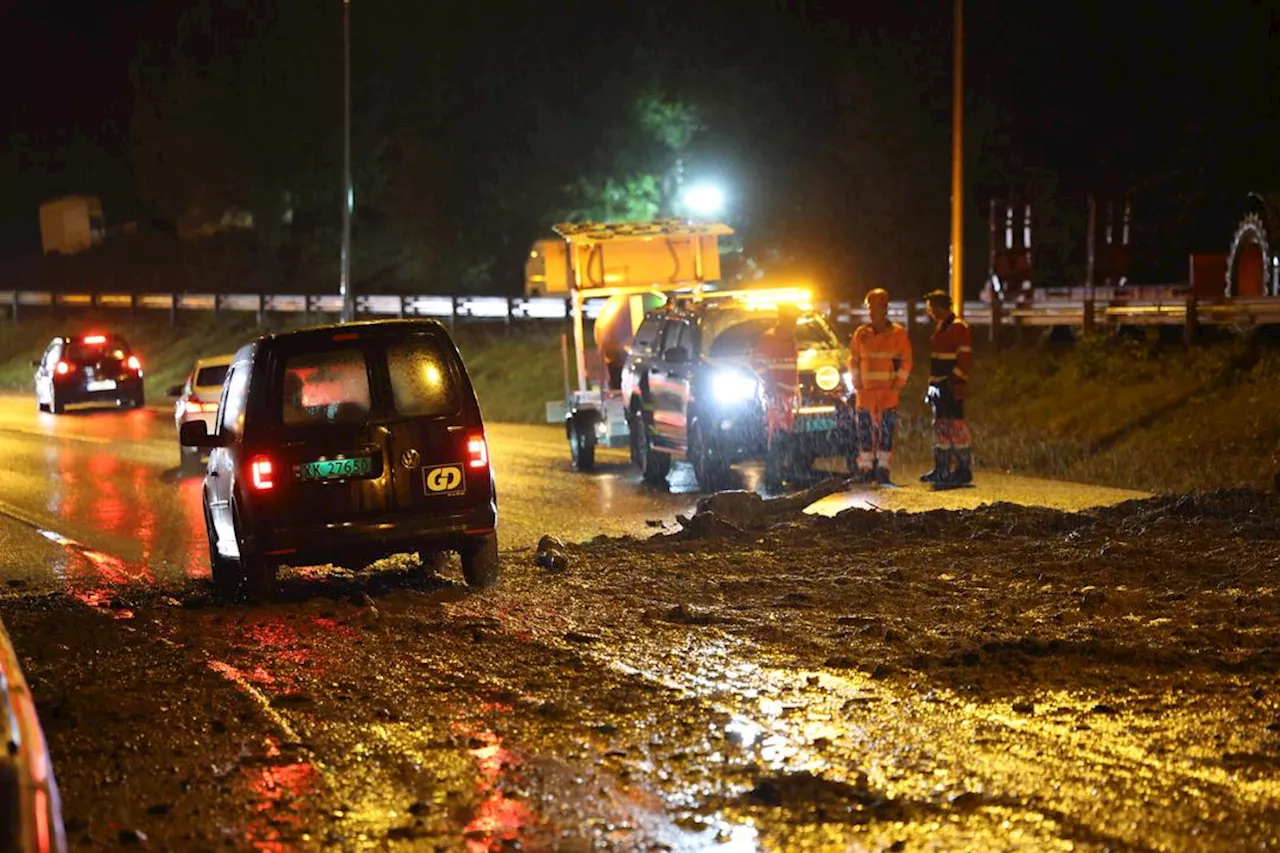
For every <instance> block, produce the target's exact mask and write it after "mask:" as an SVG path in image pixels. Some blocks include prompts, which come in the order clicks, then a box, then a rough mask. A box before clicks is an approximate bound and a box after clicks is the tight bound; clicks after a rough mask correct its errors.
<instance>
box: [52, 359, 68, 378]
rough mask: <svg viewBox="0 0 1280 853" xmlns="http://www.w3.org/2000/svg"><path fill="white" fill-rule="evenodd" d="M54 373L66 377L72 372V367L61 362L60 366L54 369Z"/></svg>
mask: <svg viewBox="0 0 1280 853" xmlns="http://www.w3.org/2000/svg"><path fill="white" fill-rule="evenodd" d="M54 372H55V373H57V374H58V375H59V376H66V375H67V374H68V373H70V372H71V365H70V363H68V362H65V361H60V362H58V366H57V367H55V368H54Z"/></svg>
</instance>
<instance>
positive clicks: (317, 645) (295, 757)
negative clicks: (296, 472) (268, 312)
mask: <svg viewBox="0 0 1280 853" xmlns="http://www.w3.org/2000/svg"><path fill="white" fill-rule="evenodd" d="M489 438H490V442H491V449H492V458H493V464H494V467H495V476H496V479H497V483H498V488H499V490H500V492H499V493H500V501H501V513H502V515H501V521H500V528H499V529H500V536H501V540H502V549H503V551H504V554H505V559H504V571H505V573H506V576H507V579H508V580H507V582H506V583H505V584H504V587H505V588H504V589H500V590H498V591H495V592H493V593H483V594H474V593H470V592H468V591H466V590H465V589H462V588H461V587H460V586H459V584H458V583H457V582H456V581H454V580H452V579H451V578H450V577H448V576H446V577H445V578H443V579H440V580H434V581H429V582H426V583H421V582H413V581H411V580H409V576H408V575H407V574H405V573H403V572H402V571H401V570H400V569H399V568H398V567H396V566H394V565H392V566H390V567H386V568H384V569H383V570H382V571H380V572H371V573H364V574H359V575H355V574H352V573H350V572H347V571H344V570H341V569H338V568H334V567H327V568H326V567H320V568H316V567H302V568H300V569H297V570H290V571H286V572H284V573H283V577H282V584H281V593H280V596H279V598H278V600H276V601H274V602H271V603H269V604H266V605H259V606H248V605H234V606H232V605H218V604H216V603H215V602H213V601H212V600H211V597H210V595H209V593H210V588H209V587H210V585H209V583H208V568H207V563H206V558H205V553H206V552H205V540H204V531H203V525H202V521H201V515H200V510H199V504H198V501H199V488H200V487H199V481H198V479H196V478H192V477H184V476H181V475H180V474H179V472H178V469H177V461H178V452H177V447H176V444H175V441H174V428H173V423H172V419H171V417H170V416H169V414H167V413H165V412H163V411H159V410H150V409H149V410H140V411H135V412H93V413H71V414H67V415H63V416H56V417H55V416H53V415H49V414H38V413H37V412H36V409H35V404H34V401H33V400H31V399H29V398H25V397H4V398H0V582H2V583H3V587H0V590H2V591H3V598H0V615H3V617H4V619H5V622H6V624H8V625H9V626H10V630H11V633H12V634H13V636H14V641H15V645H16V646H17V647H18V650H19V654H20V655H22V656H23V657H24V666H25V667H26V669H27V671H28V677H29V679H30V680H31V682H32V685H33V689H34V690H35V692H36V696H37V701H38V702H39V703H40V711H41V716H42V720H43V722H44V724H45V727H46V730H47V733H48V735H49V739H50V744H51V750H52V752H53V757H54V761H55V765H56V767H57V770H58V773H59V781H60V783H61V785H62V790H63V798H64V813H65V815H66V816H67V825H68V837H69V839H70V841H71V842H72V845H73V847H74V846H82V847H92V848H102V847H113V846H117V845H123V844H132V845H142V846H143V847H148V846H152V845H154V846H156V847H157V848H162V847H163V848H169V849H184V850H187V849H189V850H203V849H208V850H213V849H257V850H291V849H344V850H345V849H406V850H408V849H441V850H454V849H458V850H466V851H468V853H479V851H487V850H501V849H526V850H590V849H600V848H604V849H617V850H636V849H652V850H686V849H687V850H695V849H715V850H723V851H754V850H765V849H769V850H782V849H791V846H792V845H790V844H789V843H788V842H787V839H788V838H789V832H790V831H791V827H793V825H794V826H800V827H801V828H802V829H803V830H804V832H805V835H804V837H805V838H806V841H805V844H804V846H805V847H806V848H811V849H821V850H837V849H839V850H843V849H849V841H848V836H847V833H844V832H831V831H827V830H824V829H823V826H824V825H825V823H824V821H823V820H821V819H818V820H815V819H814V818H813V817H812V815H810V816H809V817H804V816H801V817H796V815H794V814H790V815H788V814H783V815H782V816H781V817H779V816H778V815H777V814H774V817H773V818H767V819H762V818H758V817H757V818H752V819H745V818H741V817H738V818H735V817H734V810H733V809H732V808H718V807H717V806H716V803H717V802H718V799H717V798H720V797H723V796H725V795H726V793H725V792H726V789H725V785H727V784H729V783H727V782H725V781H724V779H727V778H729V777H728V776H725V777H724V778H721V776H720V775H719V774H720V771H719V770H717V767H719V765H720V764H721V763H725V762H728V763H731V764H734V766H735V767H737V766H738V765H739V764H742V763H743V762H746V766H753V765H752V764H751V762H764V763H765V764H768V765H769V766H771V767H781V766H783V765H786V764H787V762H788V761H789V760H790V759H788V758H787V757H786V754H785V753H786V749H783V750H782V753H778V754H776V755H775V754H772V753H771V750H772V751H774V752H776V751H777V749H778V748H779V744H778V743H775V742H773V741H771V740H770V739H769V738H768V737H766V736H764V735H762V734H761V733H760V732H758V731H753V730H747V729H744V727H743V724H742V722H741V720H739V719H738V718H737V717H736V716H735V715H734V713H733V711H732V708H733V707H734V706H735V703H738V702H740V701H749V702H755V701H759V702H760V703H763V702H764V701H765V700H764V699H763V698H752V697H753V696H754V694H751V695H748V693H743V694H742V695H741V696H735V695H732V691H733V689H734V688H733V687H732V685H733V684H735V683H737V682H738V681H743V682H744V683H746V682H750V681H751V679H749V678H746V679H745V680H744V679H743V678H742V677H741V676H742V673H741V672H740V673H738V675H734V676H732V677H728V673H727V670H725V667H731V668H732V667H741V666H748V667H750V666H752V664H750V663H749V662H746V661H742V660H735V659H734V658H733V654H732V653H731V652H730V650H729V648H728V647H724V648H721V649H720V651H719V652H715V651H714V649H711V648H710V647H708V646H706V645H703V646H702V647H701V648H700V649H699V653H698V654H699V656H698V657H688V656H687V654H686V652H687V650H686V651H682V648H681V646H680V645H679V642H675V644H673V645H661V644H660V645H658V646H657V647H656V648H657V651H655V650H654V647H652V646H650V647H646V648H647V650H646V651H645V652H644V653H643V654H640V653H636V654H631V653H629V652H628V653H626V654H624V653H623V652H621V651H617V650H613V649H610V648H602V644H601V642H600V639H601V636H602V633H607V632H608V630H609V629H610V628H611V627H613V628H614V629H616V628H617V625H618V624H619V623H618V619H621V618H623V617H624V616H625V617H626V618H632V617H634V616H635V614H636V612H637V608H642V607H643V603H642V602H638V601H637V600H636V599H635V596H634V595H632V596H629V597H628V598H627V599H626V600H625V601H624V600H622V599H615V598H612V597H611V595H610V591H609V589H608V587H607V586H601V585H599V584H596V585H593V583H592V579H591V577H590V576H586V577H575V578H574V582H575V583H577V584H581V585H583V586H582V594H581V595H577V596H576V597H574V598H572V601H573V607H574V608H578V609H582V610H583V611H584V612H583V613H582V615H581V617H580V619H579V620H578V621H575V618H576V617H575V618H570V616H569V610H570V605H569V604H568V603H564V602H562V603H560V604H555V605H552V604H549V603H548V601H545V600H541V599H540V598H539V595H540V593H539V585H540V583H541V581H540V576H539V571H540V570H538V569H535V568H534V567H533V566H532V565H531V564H530V560H529V557H530V556H531V554H530V551H531V549H532V547H533V545H534V544H535V542H536V541H537V539H538V537H540V536H541V535H542V534H544V533H554V534H556V535H559V536H561V537H563V538H565V539H567V540H570V541H586V540H589V539H591V538H593V537H596V536H599V535H601V534H604V535H608V536H621V535H628V534H629V535H633V536H640V537H643V536H648V535H651V534H653V533H654V532H656V531H668V532H669V531H672V530H675V529H677V528H678V525H677V524H676V522H675V519H676V517H677V515H679V514H689V513H691V512H692V510H693V507H694V505H695V503H696V501H697V498H698V495H696V494H694V493H693V491H692V488H691V478H690V475H689V472H688V471H687V470H686V469H684V468H681V469H679V470H677V471H676V472H675V474H673V483H672V487H671V488H670V489H669V490H658V489H653V488H651V487H646V486H644V485H643V484H642V483H640V481H639V478H638V477H637V476H636V474H635V473H634V472H633V471H632V470H631V469H630V467H629V466H628V465H627V464H626V458H625V454H624V453H623V452H619V451H605V452H601V453H600V454H599V456H598V459H599V463H600V471H599V472H598V473H596V474H593V475H589V476H584V475H580V474H576V473H574V472H572V471H571V470H570V469H569V465H568V452H567V447H566V446H565V443H564V439H563V434H562V433H561V432H560V431H558V430H556V429H554V428H550V427H540V426H512V425H502V424H493V425H490V427H489ZM916 473H918V472H914V471H903V472H901V477H902V479H903V481H904V482H911V481H912V479H913V475H914V474H916ZM757 477H758V471H753V470H748V471H746V472H745V473H744V474H743V482H742V484H743V485H744V486H746V487H751V486H753V485H754V483H755V479H756V478H757ZM978 482H979V485H978V487H977V488H973V489H964V490H957V491H953V492H942V493H934V492H930V491H928V490H926V489H924V488H922V487H919V486H909V487H907V488H902V489H893V490H877V489H874V488H864V489H856V490H853V491H849V492H844V493H840V494H837V495H833V496H831V497H829V498H826V499H824V500H823V501H821V502H819V503H818V504H816V505H814V506H813V507H811V508H810V509H811V511H812V512H814V513H817V514H823V515H832V514H834V513H835V512H837V511H838V510H839V509H841V508H845V507H875V508H879V509H898V508H903V509H909V510H924V509H936V508H967V507H972V506H975V505H977V504H978V503H981V502H993V501H1008V502H1013V503H1023V504H1029V505H1036V504H1039V505H1044V506H1051V507H1057V508H1063V509H1080V508H1085V507H1089V506H1096V505H1102V504H1110V503H1116V502H1119V501H1123V500H1126V499H1129V498H1133V497H1139V495H1137V494H1136V493H1133V492H1125V491H1120V490H1114V489H1099V488H1094V487H1087V486H1079V485H1073V484H1061V483H1049V482H1044V481H1038V480H1031V479H1026V478H1019V477H1009V476H1003V475H997V474H993V473H989V472H979V476H978ZM454 570H455V571H456V566H455V567H454ZM593 620H594V621H593ZM623 645H625V644H624V643H620V644H619V645H618V649H621V648H622V647H623ZM629 655H630V656H629ZM703 655H706V658H705V659H703V657H702V656H703ZM664 660H669V661H671V662H673V665H672V667H671V669H670V674H668V675H663V674H662V671H663V666H664V664H663V663H662V662H663V661H664ZM717 671H725V673H726V680H725V681H724V682H723V685H721V686H719V687H715V678H716V677H717V676H716V672H717ZM773 671H774V672H776V674H777V681H778V685H780V686H779V687H778V688H777V689H782V687H783V686H785V685H787V684H791V686H792V687H794V686H795V685H794V683H793V682H794V678H792V677H790V676H788V675H787V673H786V671H785V670H784V669H775V670H773ZM743 672H746V671H745V670H744V671H743ZM761 672H763V670H761ZM676 673H682V675H680V679H683V680H674V679H676V676H675V674H676ZM812 678H816V676H812V677H811V679H812ZM808 683H809V684H811V685H812V684H817V683H818V682H817V681H813V680H811V681H810V682H808ZM755 689H757V688H749V689H748V688H744V690H748V692H749V690H755ZM770 689H774V688H770ZM786 689H790V687H787V688H786ZM871 689H872V688H871V687H866V690H867V691H870V690H871ZM725 691H729V692H725ZM779 695H781V694H779ZM867 695H869V693H868V694H867ZM863 698H865V697H863ZM863 698H858V697H855V699H857V701H863ZM770 701H773V700H770ZM850 701H854V700H850ZM867 701H870V700H867ZM778 707H779V708H782V709H784V710H785V708H786V707H790V706H784V705H781V704H780V705H779V706H778ZM788 713H789V712H788ZM835 724H836V723H835V722H834V721H831V722H830V725H835ZM765 734H766V735H767V733H765ZM784 746H785V745H784ZM894 748H895V747H893V746H892V745H891V744H885V745H884V749H885V750H889V751H892V750H893V749H894ZM738 753H742V754H741V755H738ZM805 772H808V771H805ZM788 778H792V779H794V778H799V777H788ZM767 793H768V792H767V791H766V794H767ZM766 794H762V795H761V796H762V797H764V799H765V801H767V800H768V796H772V795H768V796H766ZM766 804H767V803H766ZM771 808H772V806H771ZM900 818H901V816H900V815H899V816H895V815H894V814H890V813H886V814H883V815H879V816H878V817H877V818H876V820H880V821H882V822H883V826H882V827H881V828H882V829H884V832H886V833H888V834H887V835H884V836H883V837H885V838H890V837H891V836H893V833H894V832H898V831H899V830H898V829H894V828H893V827H895V826H898V827H899V828H900V827H901V824H902V821H901V820H900ZM871 819H872V818H871V817H867V820H871ZM935 819H936V816H932V817H928V820H925V821H924V822H923V823H921V824H920V826H918V827H916V828H915V831H916V833H917V834H922V835H923V834H927V832H926V831H927V825H926V824H927V823H928V821H929V820H935ZM770 820H772V821H773V823H770ZM793 822H794V823H793ZM1015 822H1016V823H1018V827H1019V832H1027V833H1029V834H1028V835H1027V836H1026V837H1027V838H1028V839H1030V840H1031V842H1032V843H1031V845H1030V846H1029V847H1027V848H1026V849H1035V848H1036V847H1037V846H1038V845H1039V844H1040V842H1043V841H1045V839H1046V838H1053V839H1054V840H1057V837H1056V836H1054V835H1053V833H1052V832H1049V834H1048V835H1047V836H1046V835H1044V834H1039V835H1038V834H1037V832H1038V830H1036V829H1035V827H1034V826H1032V825H1030V824H1025V825H1024V823H1022V822H1017V821H1015ZM850 825H851V824H850ZM995 826H996V827H997V829H996V830H986V832H988V833H989V832H996V833H997V834H998V832H999V830H998V826H999V822H997V824H996V825H995ZM885 827H888V828H887V829H885ZM845 828H846V830H847V829H848V828H849V825H846V827H845ZM975 831H976V830H974V829H973V828H972V827H966V828H965V832H967V833H972V832H975ZM907 835H908V837H910V836H911V833H907ZM877 837H880V836H877ZM957 837H958V838H965V837H970V836H964V835H962V836H957ZM975 837H978V838H985V839H987V840H990V838H991V837H992V836H991V835H989V834H987V835H984V834H982V833H981V832H979V833H978V835H977V836H975ZM971 840H972V839H971ZM1077 840H1080V839H1077ZM1084 840H1088V839H1084ZM1012 846H1015V847H1017V846H1019V845H1016V844H1015V845H1012ZM1085 846H1088V845H1085Z"/></svg>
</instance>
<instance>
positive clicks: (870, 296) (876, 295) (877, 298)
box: [864, 287, 889, 308]
mask: <svg viewBox="0 0 1280 853" xmlns="http://www.w3.org/2000/svg"><path fill="white" fill-rule="evenodd" d="M864 302H865V303H866V306H867V307H868V308H870V307H871V306H872V305H873V304H876V305H888V304H889V291H887V290H885V289H884V288H883V287H877V288H875V289H874V290H868V291H867V298H866V299H865V300H864Z"/></svg>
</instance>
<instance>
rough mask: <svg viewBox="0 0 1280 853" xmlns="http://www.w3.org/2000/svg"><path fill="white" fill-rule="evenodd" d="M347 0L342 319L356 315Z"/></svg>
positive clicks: (345, 10)
mask: <svg viewBox="0 0 1280 853" xmlns="http://www.w3.org/2000/svg"><path fill="white" fill-rule="evenodd" d="M350 29H351V0H342V269H341V272H340V273H339V274H338V294H339V295H340V296H341V297H342V322H344V323H350V322H351V321H352V320H353V319H355V315H356V299H355V294H353V293H352V292H351V204H352V201H353V192H352V189H351V35H350Z"/></svg>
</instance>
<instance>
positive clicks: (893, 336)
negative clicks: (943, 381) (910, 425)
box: [849, 323, 911, 410]
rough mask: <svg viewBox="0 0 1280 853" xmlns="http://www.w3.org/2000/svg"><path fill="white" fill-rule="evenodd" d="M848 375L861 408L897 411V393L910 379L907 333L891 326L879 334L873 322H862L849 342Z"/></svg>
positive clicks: (909, 350)
mask: <svg viewBox="0 0 1280 853" xmlns="http://www.w3.org/2000/svg"><path fill="white" fill-rule="evenodd" d="M849 373H850V374H851V375H852V377H853V390H854V393H855V394H857V406H858V408H859V409H874V410H880V409H893V408H896V407H897V405H898V392H899V391H901V390H902V388H903V386H905V385H906V384H907V379H908V378H909V377H910V376H911V341H910V340H909V339H908V338H907V330H906V329H904V328H903V327H902V326H900V325H898V324H897V323H889V324H888V325H887V326H886V327H885V328H884V330H882V331H879V332H877V331H876V329H875V327H874V326H872V325H871V324H870V323H863V324H862V325H861V326H859V327H858V328H857V329H855V330H854V333H853V337H852V338H851V339H850V341H849Z"/></svg>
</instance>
